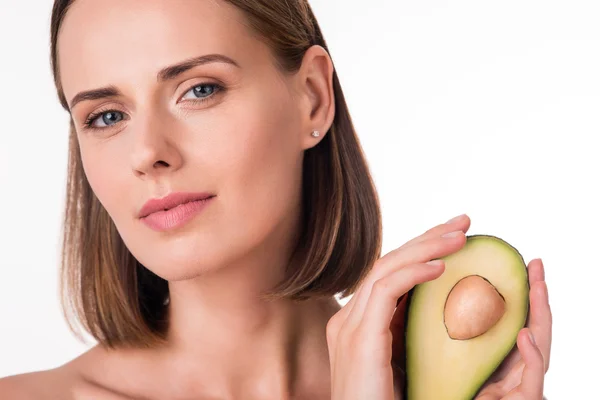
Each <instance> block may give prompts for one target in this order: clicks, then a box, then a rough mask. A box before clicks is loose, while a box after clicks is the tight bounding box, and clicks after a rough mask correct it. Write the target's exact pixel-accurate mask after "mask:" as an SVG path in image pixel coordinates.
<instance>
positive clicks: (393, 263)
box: [345, 231, 466, 326]
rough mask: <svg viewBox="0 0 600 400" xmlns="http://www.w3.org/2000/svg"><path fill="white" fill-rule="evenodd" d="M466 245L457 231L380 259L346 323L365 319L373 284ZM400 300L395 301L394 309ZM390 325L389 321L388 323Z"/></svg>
mask: <svg viewBox="0 0 600 400" xmlns="http://www.w3.org/2000/svg"><path fill="white" fill-rule="evenodd" d="M465 243H466V236H465V234H464V232H461V231H457V235H456V236H449V237H438V238H433V239H430V240H426V241H424V242H421V243H417V244H415V245H413V246H412V247H408V248H406V249H404V250H403V251H402V252H397V253H395V254H394V256H395V257H392V256H390V257H388V256H389V255H390V253H388V254H387V255H386V256H385V257H387V258H385V259H384V258H380V259H379V260H378V262H377V265H376V267H374V268H373V269H372V270H371V271H370V272H369V275H368V276H367V278H366V279H365V282H364V283H363V284H362V285H361V287H360V288H359V290H358V291H357V292H356V294H355V295H354V297H353V299H355V301H354V304H353V305H352V308H351V310H350V312H349V314H348V317H347V319H346V322H345V323H347V324H348V325H349V326H357V325H358V324H359V323H360V320H361V319H362V317H363V312H364V309H365V306H366V304H367V300H368V299H369V296H370V294H371V287H372V286H373V283H374V282H375V281H377V280H379V279H381V278H384V277H386V276H387V275H389V274H391V273H392V272H394V271H396V270H398V269H401V268H402V267H403V266H405V265H410V264H418V263H425V262H428V261H430V260H432V259H435V258H440V257H444V256H446V255H449V254H452V253H454V252H456V251H458V250H460V249H461V248H462V247H463V246H464V245H465ZM397 301H398V298H396V300H395V301H394V307H395V306H396V303H397ZM388 325H389V321H388Z"/></svg>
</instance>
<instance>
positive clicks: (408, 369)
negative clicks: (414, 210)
mask: <svg viewBox="0 0 600 400" xmlns="http://www.w3.org/2000/svg"><path fill="white" fill-rule="evenodd" d="M466 238H467V244H468V243H470V242H472V241H474V240H476V239H478V238H489V239H493V240H497V241H499V242H501V243H502V244H503V245H505V246H507V247H508V248H510V249H511V250H513V251H514V252H515V253H516V254H517V255H518V257H519V259H520V261H521V262H522V264H523V265H526V263H525V260H524V258H523V256H522V254H521V253H520V252H519V251H518V250H517V249H516V248H515V247H514V246H512V245H510V244H509V243H508V242H506V241H505V240H503V239H501V238H499V237H497V236H493V235H486V234H473V235H467V237H466ZM465 247H466V245H465ZM441 259H444V257H442V258H441ZM525 274H526V275H528V271H527V267H525ZM418 287H419V285H417V286H415V287H414V288H412V289H411V290H410V291H409V292H408V293H407V294H406V296H407V306H406V312H405V315H404V326H405V330H404V341H405V345H404V349H405V357H406V358H405V360H404V364H405V366H406V371H405V373H406V379H405V384H404V390H403V393H402V396H403V397H402V398H403V399H406V400H415V396H413V395H412V390H411V385H410V384H411V381H410V374H411V365H410V363H409V360H408V357H407V354H408V349H409V347H410V343H409V340H408V331H409V329H408V328H409V323H410V318H409V316H410V315H411V306H412V300H413V295H414V293H415V291H416V289H417V288H418ZM526 288H527V298H529V289H530V286H529V279H527V282H526ZM525 307H526V312H525V315H526V316H525V318H524V320H523V324H522V326H521V328H523V327H524V326H525V324H526V321H527V319H528V318H529V312H530V308H529V302H528V301H527V302H526V305H525ZM521 328H520V329H521ZM520 329H519V330H520ZM516 340H517V335H515V338H514V340H513V341H512V342H511V343H512V345H511V346H510V347H508V349H507V351H506V352H505V354H504V357H502V358H501V359H499V360H498V361H497V362H496V363H494V365H492V368H490V372H489V373H487V374H484V375H481V376H480V378H479V379H477V380H476V381H474V382H473V390H472V391H471V393H469V394H468V395H467V396H466V397H464V398H456V400H472V399H473V398H474V397H475V396H476V395H477V393H478V392H479V390H480V389H481V387H482V385H483V384H484V383H485V382H486V381H487V380H488V379H489V377H490V376H491V375H493V373H494V372H495V371H496V369H497V368H498V367H499V366H500V364H501V363H502V362H503V361H504V359H505V358H506V356H507V355H508V354H509V353H510V352H511V350H512V349H513V348H515V345H516ZM411 396H412V397H411ZM418 400H420V399H418ZM431 400H434V399H431ZM435 400H437V399H435Z"/></svg>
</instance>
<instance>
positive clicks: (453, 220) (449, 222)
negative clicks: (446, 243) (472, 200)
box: [446, 214, 465, 224]
mask: <svg viewBox="0 0 600 400" xmlns="http://www.w3.org/2000/svg"><path fill="white" fill-rule="evenodd" d="M464 216H465V214H460V215H459V216H458V217H454V218H452V219H451V220H449V221H448V222H446V223H447V224H451V223H453V222H456V221H458V220H460V219H462V218H463V217H464Z"/></svg>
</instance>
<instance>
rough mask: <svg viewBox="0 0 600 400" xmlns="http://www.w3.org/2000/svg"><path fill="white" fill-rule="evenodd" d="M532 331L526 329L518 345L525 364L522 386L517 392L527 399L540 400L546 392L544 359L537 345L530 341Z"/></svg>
mask: <svg viewBox="0 0 600 400" xmlns="http://www.w3.org/2000/svg"><path fill="white" fill-rule="evenodd" d="M530 333H531V334H532V335H533V333H532V332H531V330H530V329H528V328H524V329H521V331H520V332H519V337H518V340H517V345H518V346H519V352H520V353H521V356H522V357H523V361H524V362H525V368H523V376H522V378H521V384H520V385H519V386H518V388H517V390H518V391H519V392H520V393H522V394H523V395H525V398H526V399H540V398H542V395H543V392H544V373H545V371H544V358H543V357H542V352H541V351H540V349H539V348H538V347H537V345H536V344H535V343H534V342H532V341H531V340H530V339H529V334H530Z"/></svg>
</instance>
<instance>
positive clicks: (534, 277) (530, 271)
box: [525, 258, 544, 327]
mask: <svg viewBox="0 0 600 400" xmlns="http://www.w3.org/2000/svg"><path fill="white" fill-rule="evenodd" d="M527 276H528V279H529V288H530V289H532V288H533V286H534V284H535V283H536V282H539V281H543V280H544V267H543V265H542V260H541V259H539V258H536V259H533V260H531V261H530V262H529V264H528V265H527ZM530 304H531V302H530ZM531 314H532V310H531V308H530V309H529V312H528V313H527V320H526V321H525V326H526V327H530V326H531V317H532V315H531Z"/></svg>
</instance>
